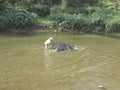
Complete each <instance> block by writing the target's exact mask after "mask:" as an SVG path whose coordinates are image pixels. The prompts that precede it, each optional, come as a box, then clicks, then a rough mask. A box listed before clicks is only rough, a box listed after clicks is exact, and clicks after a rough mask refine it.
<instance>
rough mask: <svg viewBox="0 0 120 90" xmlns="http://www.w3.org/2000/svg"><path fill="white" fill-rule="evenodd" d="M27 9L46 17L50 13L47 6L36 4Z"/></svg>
mask: <svg viewBox="0 0 120 90" xmlns="http://www.w3.org/2000/svg"><path fill="white" fill-rule="evenodd" d="M28 11H30V12H34V13H37V14H38V16H39V17H46V16H48V15H50V9H49V7H48V6H39V5H36V6H33V7H31V8H29V9H28Z"/></svg>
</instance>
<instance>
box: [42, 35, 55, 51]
mask: <svg viewBox="0 0 120 90" xmlns="http://www.w3.org/2000/svg"><path fill="white" fill-rule="evenodd" d="M52 41H53V37H50V38H49V39H47V40H46V41H45V42H44V45H45V48H46V49H47V48H48V45H49V44H50V43H51V42H52Z"/></svg>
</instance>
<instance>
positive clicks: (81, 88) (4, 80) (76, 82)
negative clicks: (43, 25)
mask: <svg viewBox="0 0 120 90" xmlns="http://www.w3.org/2000/svg"><path fill="white" fill-rule="evenodd" d="M51 36H52V37H53V38H54V42H58V41H60V42H64V43H67V44H71V45H76V46H81V47H84V48H85V49H84V50H82V51H72V52H69V51H66V52H59V53H58V52H57V53H55V52H52V51H51V50H46V49H44V45H43V43H44V41H45V40H46V39H47V38H49V37H51ZM118 37H120V35H119V34H118ZM119 69H120V39H119V38H114V37H112V38H111V37H105V36H99V35H78V34H76V35H75V34H64V33H61V34H55V33H39V34H37V35H33V36H23V37H16V36H0V90H100V89H99V88H98V86H99V85H102V86H103V87H104V88H102V89H101V90H120V70H119Z"/></svg>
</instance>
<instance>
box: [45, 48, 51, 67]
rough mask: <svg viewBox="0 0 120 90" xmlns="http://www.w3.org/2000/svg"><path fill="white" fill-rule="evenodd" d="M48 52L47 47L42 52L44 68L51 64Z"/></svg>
mask: <svg viewBox="0 0 120 90" xmlns="http://www.w3.org/2000/svg"><path fill="white" fill-rule="evenodd" d="M50 53H51V52H50V50H48V49H45V50H44V54H45V59H44V64H45V68H46V69H49V68H50V67H51V66H52V60H51V56H50Z"/></svg>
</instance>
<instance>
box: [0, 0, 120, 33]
mask: <svg viewBox="0 0 120 90" xmlns="http://www.w3.org/2000/svg"><path fill="white" fill-rule="evenodd" d="M119 5H120V1H119V0H116V1H114V0H100V1H98V0H91V1H89V0H59V1H56V0H46V1H45V0H0V20H1V21H2V22H0V32H3V31H10V30H13V29H14V30H15V31H17V29H21V31H22V30H23V29H24V30H26V29H25V28H28V27H32V26H42V27H56V28H57V30H60V31H66V30H67V31H72V32H82V33H114V32H120V29H119V28H120V23H119V21H120V8H119ZM41 20H42V21H41ZM43 22H44V23H43Z"/></svg>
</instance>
